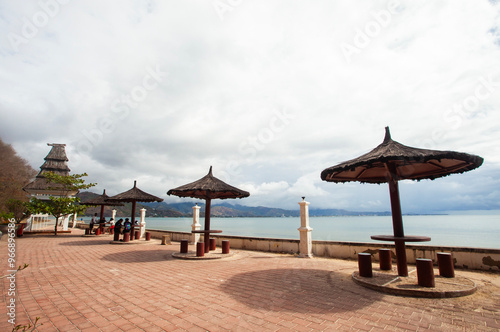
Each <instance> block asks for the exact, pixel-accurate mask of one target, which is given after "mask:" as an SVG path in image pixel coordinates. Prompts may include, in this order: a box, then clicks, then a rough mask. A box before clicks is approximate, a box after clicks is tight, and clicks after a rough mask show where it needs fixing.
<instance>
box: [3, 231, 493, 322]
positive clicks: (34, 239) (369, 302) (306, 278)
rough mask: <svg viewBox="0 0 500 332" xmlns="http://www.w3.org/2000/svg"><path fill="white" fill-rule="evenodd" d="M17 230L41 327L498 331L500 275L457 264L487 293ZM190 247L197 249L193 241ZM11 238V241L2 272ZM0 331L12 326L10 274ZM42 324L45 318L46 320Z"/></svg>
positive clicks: (343, 269) (328, 262) (334, 266)
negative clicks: (368, 283)
mask: <svg viewBox="0 0 500 332" xmlns="http://www.w3.org/2000/svg"><path fill="white" fill-rule="evenodd" d="M82 235H83V230H80V229H74V230H72V233H71V234H61V235H58V236H57V237H54V236H53V235H29V236H24V237H22V238H18V239H16V247H15V248H16V265H22V264H24V263H27V264H29V267H28V268H26V269H25V270H22V271H19V272H18V273H17V274H16V275H15V296H14V298H15V306H16V315H15V322H16V324H23V325H25V324H28V323H29V322H32V323H33V322H34V321H35V318H36V317H40V320H39V321H38V328H37V330H38V331H423V330H430V331H498V330H499V329H500V280H499V279H500V274H499V273H498V272H496V273H490V272H480V271H463V270H457V272H459V273H460V274H461V275H464V276H466V277H467V278H469V279H471V280H473V281H474V282H476V284H477V285H478V290H477V291H476V293H474V294H472V295H469V296H465V297H460V298H448V299H428V298H410V297H398V296H391V295H387V294H383V293H379V292H376V291H373V290H370V289H367V288H364V287H362V286H359V285H357V284H356V283H354V282H353V280H352V278H351V275H352V273H353V272H354V271H356V270H357V262H355V261H348V260H338V259H327V258H312V259H307V258H297V257H296V256H293V255H285V254H276V253H266V252H256V251H244V250H234V255H233V256H231V257H229V258H225V259H217V260H179V259H175V258H173V257H172V253H175V252H178V250H179V244H178V243H177V242H173V243H172V244H171V245H166V246H162V245H160V244H159V243H160V241H158V240H152V241H151V242H149V243H147V242H142V243H141V244H130V245H126V244H124V245H112V244H110V240H111V239H112V237H111V236H99V237H84V236H82ZM189 249H190V250H195V249H194V247H192V246H190V248H189ZM7 256H8V248H7V241H6V236H4V237H3V238H2V240H1V241H0V259H1V262H2V263H1V264H2V265H1V269H2V274H6V272H7V271H8V270H9V268H8V267H7ZM0 284H1V286H2V294H3V298H2V302H3V304H2V305H1V306H0V317H1V320H0V331H10V330H11V329H12V325H11V324H10V323H8V319H9V317H8V316H7V304H8V303H10V301H11V299H12V298H13V297H12V296H10V295H9V287H11V283H10V281H9V280H8V279H6V278H4V279H2V280H1V282H0ZM39 324H42V325H39Z"/></svg>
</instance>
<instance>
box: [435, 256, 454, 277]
mask: <svg viewBox="0 0 500 332" xmlns="http://www.w3.org/2000/svg"><path fill="white" fill-rule="evenodd" d="M437 259H438V267H439V275H440V276H441V277H445V278H454V277H455V267H454V266H453V257H452V256H451V253H449V252H438V253H437Z"/></svg>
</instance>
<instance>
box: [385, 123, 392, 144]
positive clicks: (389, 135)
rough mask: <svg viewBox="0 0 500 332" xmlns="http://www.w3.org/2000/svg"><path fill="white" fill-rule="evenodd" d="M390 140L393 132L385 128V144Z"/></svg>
mask: <svg viewBox="0 0 500 332" xmlns="http://www.w3.org/2000/svg"><path fill="white" fill-rule="evenodd" d="M390 140H391V132H390V131H389V126H387V127H385V137H384V143H386V142H388V141H390Z"/></svg>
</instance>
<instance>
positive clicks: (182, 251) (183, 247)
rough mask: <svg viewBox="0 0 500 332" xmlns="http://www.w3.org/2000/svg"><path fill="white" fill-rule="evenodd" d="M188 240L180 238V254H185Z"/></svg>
mask: <svg viewBox="0 0 500 332" xmlns="http://www.w3.org/2000/svg"><path fill="white" fill-rule="evenodd" d="M188 244H189V242H188V240H181V254H187V252H188Z"/></svg>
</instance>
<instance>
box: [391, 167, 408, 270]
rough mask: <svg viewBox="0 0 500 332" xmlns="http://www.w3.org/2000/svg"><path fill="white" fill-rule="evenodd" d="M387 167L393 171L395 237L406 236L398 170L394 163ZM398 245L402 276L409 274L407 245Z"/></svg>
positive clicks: (392, 203) (392, 209) (393, 225)
mask: <svg viewBox="0 0 500 332" xmlns="http://www.w3.org/2000/svg"><path fill="white" fill-rule="evenodd" d="M387 168H388V169H389V172H390V173H391V178H389V179H388V183H389V195H390V197H391V212H392V228H393V231H394V236H395V237H400V238H404V236H405V233H404V229H403V216H402V213H401V202H400V200H399V186H398V181H397V180H395V179H394V175H393V174H396V170H395V168H394V165H392V164H388V165H387ZM395 245H396V263H397V266H398V275H399V276H401V277H407V276H408V266H407V263H406V245H405V242H404V241H395Z"/></svg>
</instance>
